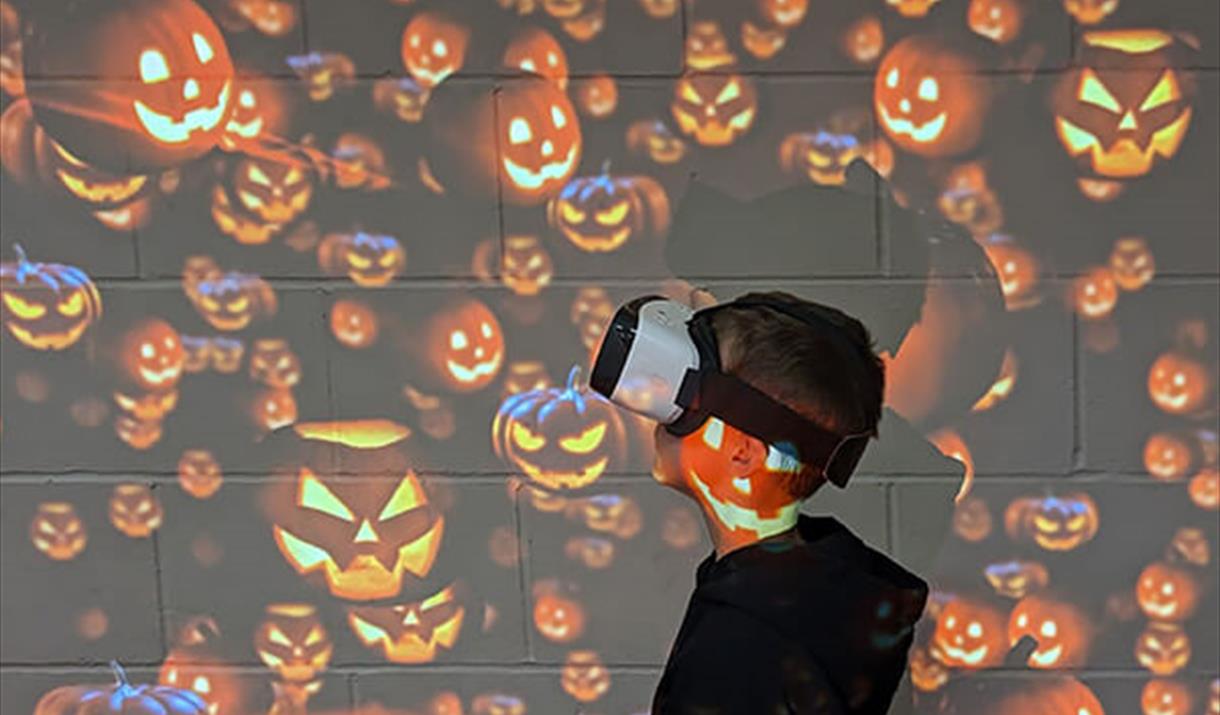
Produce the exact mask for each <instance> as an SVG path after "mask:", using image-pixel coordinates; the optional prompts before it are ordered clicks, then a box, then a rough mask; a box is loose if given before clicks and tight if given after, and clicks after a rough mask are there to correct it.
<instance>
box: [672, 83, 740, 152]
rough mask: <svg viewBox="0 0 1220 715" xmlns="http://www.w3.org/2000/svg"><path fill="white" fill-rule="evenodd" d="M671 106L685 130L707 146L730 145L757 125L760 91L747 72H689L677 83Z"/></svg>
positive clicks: (679, 127)
mask: <svg viewBox="0 0 1220 715" xmlns="http://www.w3.org/2000/svg"><path fill="white" fill-rule="evenodd" d="M669 108H670V111H671V112H672V113H673V116H674V121H676V122H677V123H678V129H679V130H681V131H682V133H684V134H686V135H688V136H691V137H694V139H695V141H697V142H699V143H700V144H702V145H704V146H728V145H729V144H732V143H733V142H734V141H736V140H737V139H738V137H740V136H741V135H743V134H745V133H746V132H748V131H750V127H752V126H754V120H755V118H756V116H757V114H758V94H757V91H756V90H755V88H754V83H753V81H751V80H750V78H749V77H746V76H745V75H737V74H696V75H689V76H686V77H680V78H679V79H678V81H677V82H675V83H674V98H673V102H672V103H670V105H669Z"/></svg>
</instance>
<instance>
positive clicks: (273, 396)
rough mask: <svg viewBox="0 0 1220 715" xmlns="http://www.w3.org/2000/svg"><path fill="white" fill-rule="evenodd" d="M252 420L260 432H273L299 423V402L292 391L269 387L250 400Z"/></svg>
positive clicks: (256, 393)
mask: <svg viewBox="0 0 1220 715" xmlns="http://www.w3.org/2000/svg"><path fill="white" fill-rule="evenodd" d="M250 419H251V420H252V421H253V422H254V426H255V427H256V428H258V430H259V431H260V432H272V431H274V430H277V429H279V428H281V427H287V426H288V425H290V424H292V423H293V422H296V421H297V400H296V397H295V396H294V395H293V394H292V390H288V389H283V388H274V387H268V388H266V389H263V390H259V391H257V392H255V393H254V395H253V397H252V398H251V400H250Z"/></svg>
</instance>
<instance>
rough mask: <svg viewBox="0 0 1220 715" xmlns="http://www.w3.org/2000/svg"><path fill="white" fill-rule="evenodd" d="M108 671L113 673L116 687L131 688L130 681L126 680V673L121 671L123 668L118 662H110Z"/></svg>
mask: <svg viewBox="0 0 1220 715" xmlns="http://www.w3.org/2000/svg"><path fill="white" fill-rule="evenodd" d="M110 669H111V670H112V671H114V679H115V684H116V685H118V686H119V687H120V688H130V687H131V681H129V680H127V671H126V670H124V669H123V666H121V665H119V661H117V660H111V661H110Z"/></svg>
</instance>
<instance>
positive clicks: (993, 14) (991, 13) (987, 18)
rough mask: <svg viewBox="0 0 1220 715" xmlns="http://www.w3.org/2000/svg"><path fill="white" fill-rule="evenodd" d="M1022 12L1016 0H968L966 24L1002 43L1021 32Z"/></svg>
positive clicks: (982, 34)
mask: <svg viewBox="0 0 1220 715" xmlns="http://www.w3.org/2000/svg"><path fill="white" fill-rule="evenodd" d="M1023 12H1024V11H1023V10H1022V9H1021V6H1020V5H1019V4H1018V3H1017V0H970V6H969V8H967V10H966V24H968V25H969V26H970V29H971V30H973V31H974V32H975V33H976V34H978V35H981V36H983V37H986V38H987V39H989V40H991V41H992V42H995V43H996V44H1000V45H1004V44H1007V43H1009V42H1012V40H1013V39H1015V38H1016V36H1017V34H1018V33H1020V32H1021V25H1022V23H1024V21H1025V17H1024V14H1023Z"/></svg>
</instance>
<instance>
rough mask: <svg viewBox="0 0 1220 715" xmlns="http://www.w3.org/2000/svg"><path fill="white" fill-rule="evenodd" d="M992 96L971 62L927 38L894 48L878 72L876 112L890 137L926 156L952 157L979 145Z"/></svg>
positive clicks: (914, 39) (886, 56) (910, 149)
mask: <svg viewBox="0 0 1220 715" xmlns="http://www.w3.org/2000/svg"><path fill="white" fill-rule="evenodd" d="M987 100H988V90H987V85H986V83H985V82H984V80H983V79H982V78H981V77H980V75H979V68H978V66H977V65H976V63H975V62H974V61H973V60H972V59H970V58H969V57H968V56H966V55H964V54H962V53H959V52H957V51H955V50H952V49H950V48H948V47H946V46H944V45H942V44H941V41H940V40H939V39H937V38H933V37H929V36H912V37H908V38H906V39H904V40H902V41H901V42H899V43H898V44H896V45H894V46H893V47H892V48H890V51H889V52H888V53H887V54H886V55H885V58H884V59H882V60H881V65H880V66H879V67H878V68H877V76H876V79H875V81H874V84H873V107H874V109H875V111H876V113H877V121H878V123H879V124H880V125H881V128H882V129H883V130H884V131H885V133H886V135H888V136H889V138H890V139H892V140H893V141H894V143H895V144H897V145H898V146H900V147H901V148H903V149H905V150H907V151H909V152H912V153H915V154H920V155H922V156H949V155H952V154H959V153H961V152H964V151H967V150H969V149H971V148H973V147H974V146H975V144H977V143H978V140H979V138H980V137H981V136H982V132H983V122H984V119H985V117H986V110H987V103H988V101H987Z"/></svg>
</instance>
